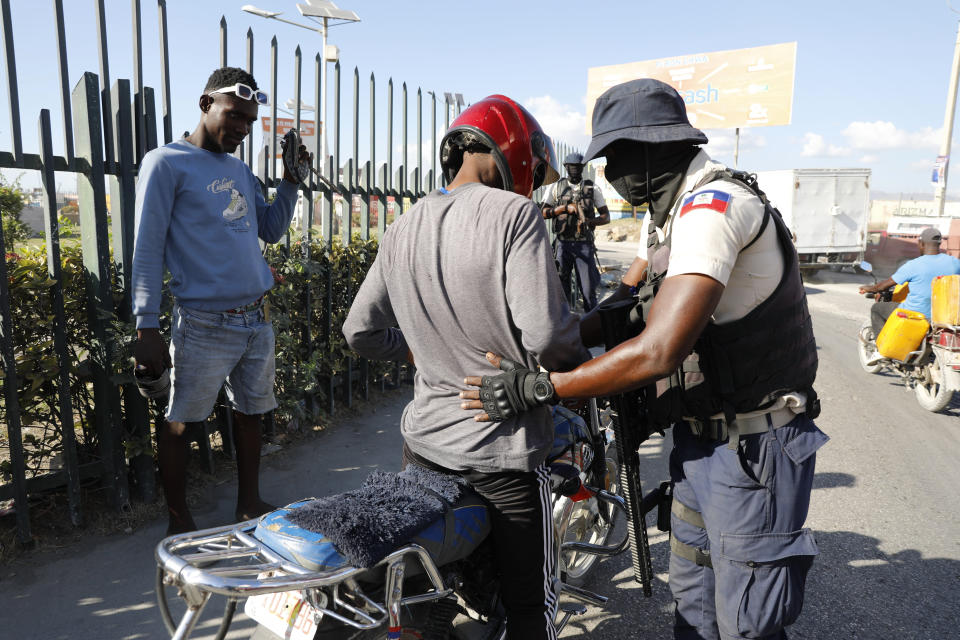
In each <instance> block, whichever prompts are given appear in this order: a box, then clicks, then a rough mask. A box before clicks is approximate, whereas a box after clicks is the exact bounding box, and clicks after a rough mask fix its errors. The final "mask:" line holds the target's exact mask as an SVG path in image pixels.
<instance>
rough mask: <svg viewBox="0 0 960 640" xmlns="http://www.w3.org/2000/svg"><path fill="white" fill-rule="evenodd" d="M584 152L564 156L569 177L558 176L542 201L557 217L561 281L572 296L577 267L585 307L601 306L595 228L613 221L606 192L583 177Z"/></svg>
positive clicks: (550, 214)
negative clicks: (605, 195)
mask: <svg viewBox="0 0 960 640" xmlns="http://www.w3.org/2000/svg"><path fill="white" fill-rule="evenodd" d="M583 164H584V162H583V156H582V155H581V154H579V153H569V154H567V157H566V158H564V159H563V166H564V167H565V168H566V170H567V177H566V178H563V179H561V180H558V181H557V182H556V183H555V184H554V185H553V187H551V188H550V189H549V191H548V192H547V197H546V198H545V199H544V201H543V203H542V204H541V211H542V213H543V218H544V219H545V220H550V219H552V220H553V232H554V233H555V234H556V235H557V241H558V242H559V246H558V247H557V260H558V262H559V263H560V281H561V282H562V283H563V288H564V291H565V292H567V298H568V300H569V301H570V303H571V304H573V301H572V300H570V297H571V296H570V291H571V290H570V275H571V272H572V271H573V268H574V267H576V269H577V284H578V286H579V287H580V293H581V294H582V295H583V310H584V311H590V310H591V309H593V308H594V307H596V306H597V286H598V285H599V284H600V271H599V270H598V269H597V257H596V256H597V249H596V247H595V246H594V245H593V229H594V227H598V226H600V225H604V224H607V223H608V222H610V210H609V209H607V203H606V201H604V199H603V192H602V191H601V190H600V189H598V188H597V186H596V185H594V184H593V181H592V180H584V179H583Z"/></svg>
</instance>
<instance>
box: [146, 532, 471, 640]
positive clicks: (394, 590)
mask: <svg viewBox="0 0 960 640" xmlns="http://www.w3.org/2000/svg"><path fill="white" fill-rule="evenodd" d="M257 523H258V520H248V521H246V522H241V523H239V524H234V525H227V526H223V527H216V528H212V529H204V530H202V531H193V532H190V533H183V534H178V535H175V536H170V537H168V538H165V539H164V540H162V541H161V542H160V543H159V544H158V545H157V550H156V554H155V555H156V559H157V565H158V573H157V597H158V599H159V601H160V611H161V615H162V616H163V620H164V623H165V624H166V626H167V630H168V631H169V632H170V634H171V636H172V638H173V639H174V640H186V639H187V638H189V637H190V634H191V632H192V631H193V628H194V626H195V625H196V623H197V621H198V620H199V618H200V614H201V613H202V612H203V609H204V607H205V606H206V604H207V602H208V601H209V599H210V596H211V595H213V594H217V595H222V596H225V597H226V598H227V607H226V610H225V612H224V615H223V620H222V621H221V625H220V629H221V633H218V638H222V637H223V636H224V635H225V634H226V631H227V629H228V628H229V626H230V621H231V619H232V617H233V612H234V610H235V609H236V604H237V602H238V601H239V600H242V599H244V598H248V597H250V596H257V595H264V594H271V593H282V592H285V591H300V592H302V596H303V598H304V600H306V601H307V602H309V603H310V604H311V605H312V606H313V607H314V609H316V611H317V612H318V614H319V617H320V618H323V617H330V618H333V619H335V620H338V621H339V622H341V623H343V624H345V625H348V626H350V627H353V628H355V629H373V628H375V627H377V626H380V625H381V624H384V623H385V622H388V621H389V623H390V625H391V626H398V625H399V615H400V607H401V606H406V605H414V604H418V603H422V602H429V601H433V600H438V599H440V598H445V597H447V596H449V595H451V594H452V593H453V589H448V588H446V587H445V585H444V584H443V579H442V578H441V577H440V572H439V571H438V570H437V567H436V565H435V564H434V562H433V559H432V558H431V556H430V554H429V553H428V552H427V551H426V550H425V549H424V548H423V547H421V546H420V545H417V544H407V545H404V546H403V547H401V548H400V549H398V550H396V551H394V552H393V553H391V554H389V555H388V556H386V557H385V558H384V559H383V560H381V561H380V562H378V563H377V564H376V565H375V567H381V566H383V567H385V568H386V589H385V596H384V602H382V603H378V602H376V601H374V600H372V599H371V598H370V597H368V596H367V595H366V594H365V593H364V592H363V590H362V589H361V588H360V586H359V584H357V580H356V578H357V577H358V576H359V575H360V574H363V573H365V572H368V571H370V570H372V569H374V568H375V567H371V568H369V569H364V568H360V567H354V566H352V565H345V566H343V567H339V568H337V569H332V570H328V571H314V570H311V569H308V568H306V567H303V566H301V565H299V564H297V563H296V562H293V561H291V560H288V559H286V558H284V557H282V556H280V555H279V554H278V553H277V552H275V551H274V550H273V549H271V548H270V547H268V546H266V545H265V544H264V543H262V542H261V541H259V540H257V539H256V538H255V537H254V536H253V535H252V533H253V530H254V529H256V526H257ZM407 556H411V557H414V558H416V559H417V560H419V562H420V565H421V566H422V567H423V571H424V573H425V574H426V576H427V578H428V579H429V581H430V583H431V586H432V587H433V590H432V591H428V592H426V593H422V594H417V595H413V596H408V597H403V577H404V571H405V560H406V558H407ZM165 585H169V586H174V587H177V588H178V589H179V591H180V596H181V597H182V598H183V599H184V601H185V602H186V604H187V611H186V613H184V615H183V618H181V620H180V623H179V625H175V624H174V621H173V619H172V617H171V615H170V609H169V607H168V605H167V601H166V594H165V591H164V586H165ZM323 587H327V588H328V589H326V590H324V591H321V590H320V589H321V588H323ZM351 601H352V602H351ZM358 604H359V605H360V606H357V605H358ZM317 621H318V622H319V619H318V620H317Z"/></svg>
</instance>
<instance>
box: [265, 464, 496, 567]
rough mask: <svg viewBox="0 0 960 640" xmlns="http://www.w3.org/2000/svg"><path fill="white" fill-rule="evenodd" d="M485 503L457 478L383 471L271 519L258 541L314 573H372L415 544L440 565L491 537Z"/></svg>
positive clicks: (267, 518)
mask: <svg viewBox="0 0 960 640" xmlns="http://www.w3.org/2000/svg"><path fill="white" fill-rule="evenodd" d="M489 531H490V522H489V517H488V515H487V510H486V507H485V506H484V504H483V502H482V500H481V499H480V497H479V496H477V495H476V493H474V492H473V491H472V490H470V489H469V487H467V486H466V484H465V483H464V482H463V481H462V480H461V479H460V478H457V477H455V476H448V475H445V474H440V473H436V472H433V471H429V470H427V469H423V468H422V467H418V466H416V465H410V466H408V467H407V468H406V469H405V470H404V471H402V472H400V473H386V472H382V471H376V472H374V473H372V474H370V476H369V477H367V479H366V480H365V481H364V483H363V486H361V487H360V488H359V489H354V490H353V491H347V492H346V493H341V494H338V495H335V496H328V497H325V498H315V499H309V500H301V501H300V502H295V503H293V504H291V505H288V506H287V507H284V508H283V509H278V510H277V511H274V512H272V513H269V514H267V515H265V516H263V517H262V518H261V520H260V522H259V523H258V525H257V528H256V531H255V532H254V536H255V537H256V538H257V539H259V540H261V541H262V542H264V543H265V544H267V545H268V546H270V547H271V548H272V549H274V550H275V551H277V552H278V553H280V554H281V555H283V556H284V557H286V558H288V559H290V560H293V561H295V562H297V563H299V564H301V565H302V566H305V567H307V568H309V569H312V570H314V571H327V570H331V569H336V568H339V567H341V566H343V565H345V564H350V565H353V566H356V567H363V568H367V567H372V566H373V565H375V564H377V563H378V562H379V561H380V560H382V559H383V558H384V557H385V556H386V555H387V554H389V553H390V552H392V551H394V550H396V549H397V548H399V547H401V546H403V545H404V544H406V543H409V542H414V543H417V544H419V545H421V546H423V547H424V548H426V550H427V551H428V552H430V554H431V555H432V556H433V558H434V560H435V561H436V563H437V564H438V566H439V565H443V564H446V563H447V562H452V561H454V560H457V559H459V558H463V557H466V556H467V555H469V553H470V552H471V551H472V550H473V549H474V548H476V546H477V545H478V544H479V543H480V542H481V541H482V540H483V539H484V538H485V537H486V536H487V534H488V533H489Z"/></svg>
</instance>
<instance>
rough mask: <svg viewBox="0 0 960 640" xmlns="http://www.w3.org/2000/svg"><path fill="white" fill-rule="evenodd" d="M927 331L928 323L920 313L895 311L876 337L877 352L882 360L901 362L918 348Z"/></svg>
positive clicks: (902, 310)
mask: <svg viewBox="0 0 960 640" xmlns="http://www.w3.org/2000/svg"><path fill="white" fill-rule="evenodd" d="M894 296H896V290H895V291H894ZM898 302H899V301H898ZM929 330H930V323H929V322H927V317H926V316H925V315H923V314H922V313H919V312H918V311H909V310H907V309H897V310H896V311H894V312H893V313H891V314H890V317H889V318H887V322H886V323H885V324H884V325H883V329H882V330H881V331H880V335H879V336H877V352H878V353H879V354H880V355H882V356H883V357H884V358H890V359H891V360H899V361H900V362H903V361H905V360H906V359H907V356H909V355H910V354H911V353H912V352H914V351H916V350H917V349H918V348H919V347H920V344H921V343H922V342H923V339H924V338H925V337H926V335H927V332H928V331H929Z"/></svg>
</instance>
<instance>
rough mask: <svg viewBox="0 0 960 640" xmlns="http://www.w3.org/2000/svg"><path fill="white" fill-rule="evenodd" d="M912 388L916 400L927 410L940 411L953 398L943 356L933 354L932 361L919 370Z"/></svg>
mask: <svg viewBox="0 0 960 640" xmlns="http://www.w3.org/2000/svg"><path fill="white" fill-rule="evenodd" d="M921 374H922V376H923V377H922V378H920V379H919V380H917V384H916V385H915V386H914V388H913V390H914V392H915V393H916V394H917V402H918V403H919V404H920V406H921V407H923V408H924V409H926V410H927V411H933V412H937V411H942V410H943V409H944V408H946V406H947V405H948V404H950V401H951V400H953V390H952V389H951V388H950V386H949V385H948V384H947V371H946V365H945V364H944V362H943V358H941V357H940V356H938V355H936V354H934V356H933V358H932V361H931V362H929V363H928V364H927V365H926V366H925V367H923V369H922V370H921Z"/></svg>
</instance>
